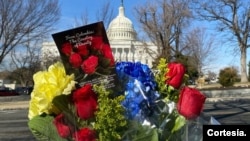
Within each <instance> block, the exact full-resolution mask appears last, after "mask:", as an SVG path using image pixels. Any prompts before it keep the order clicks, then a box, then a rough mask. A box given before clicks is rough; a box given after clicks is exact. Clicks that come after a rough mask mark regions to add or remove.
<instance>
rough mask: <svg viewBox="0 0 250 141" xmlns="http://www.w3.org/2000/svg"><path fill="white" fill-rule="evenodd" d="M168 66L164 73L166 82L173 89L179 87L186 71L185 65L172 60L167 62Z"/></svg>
mask: <svg viewBox="0 0 250 141" xmlns="http://www.w3.org/2000/svg"><path fill="white" fill-rule="evenodd" d="M168 68H169V70H168V72H167V73H166V77H167V80H166V84H168V85H170V86H172V87H174V88H175V89H179V88H180V86H181V84H182V80H183V76H184V74H185V71H186V69H185V67H184V66H183V65H182V64H180V63H174V62H173V63H169V64H168Z"/></svg>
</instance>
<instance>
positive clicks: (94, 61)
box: [82, 55, 98, 74]
mask: <svg viewBox="0 0 250 141" xmlns="http://www.w3.org/2000/svg"><path fill="white" fill-rule="evenodd" d="M97 65H98V57H96V56H93V55H92V56H90V57H89V58H87V59H86V60H84V61H83V63H82V70H83V71H84V72H85V73H86V74H93V73H94V72H95V70H96V67H97Z"/></svg>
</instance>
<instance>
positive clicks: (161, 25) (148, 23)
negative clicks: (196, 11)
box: [135, 0, 191, 61]
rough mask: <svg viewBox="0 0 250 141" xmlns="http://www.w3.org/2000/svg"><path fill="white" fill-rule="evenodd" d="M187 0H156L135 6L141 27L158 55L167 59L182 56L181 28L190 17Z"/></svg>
mask: <svg viewBox="0 0 250 141" xmlns="http://www.w3.org/2000/svg"><path fill="white" fill-rule="evenodd" d="M188 2H189V0H156V1H148V3H147V4H144V5H141V6H137V7H135V16H136V18H137V19H138V22H139V24H140V25H141V28H142V29H143V31H144V32H145V33H146V35H147V37H148V38H149V40H151V41H152V42H153V43H154V44H155V45H156V46H157V47H158V49H157V52H158V53H159V54H160V55H159V56H158V57H159V58H160V57H164V58H166V59H167V60H168V61H170V60H172V59H175V58H176V57H178V56H182V55H181V52H182V47H183V46H181V45H180V42H181V41H180V40H181V35H182V34H183V28H184V27H185V26H186V24H187V23H188V19H189V18H190V17H191V12H190V10H189V7H188Z"/></svg>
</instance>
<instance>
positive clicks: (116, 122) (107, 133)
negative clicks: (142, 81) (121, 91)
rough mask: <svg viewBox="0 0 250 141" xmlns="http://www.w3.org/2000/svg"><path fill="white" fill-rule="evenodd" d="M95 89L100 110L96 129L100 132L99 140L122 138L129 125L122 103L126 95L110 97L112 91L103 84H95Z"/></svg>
mask: <svg viewBox="0 0 250 141" xmlns="http://www.w3.org/2000/svg"><path fill="white" fill-rule="evenodd" d="M94 90H95V91H96V92H97V93H98V111H97V112H96V122H95V124H94V129H95V130H96V131H97V132H98V134H99V140H100V141H117V140H120V139H121V135H122V132H123V131H125V130H126V126H127V121H126V119H125V117H124V112H125V109H124V108H123V107H122V105H121V102H122V101H123V100H124V96H123V95H121V96H117V97H114V98H110V97H112V96H110V95H111V93H110V92H109V91H108V90H106V89H105V88H104V86H103V85H100V86H98V85H94Z"/></svg>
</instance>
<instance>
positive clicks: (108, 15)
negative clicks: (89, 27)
mask: <svg viewBox="0 0 250 141" xmlns="http://www.w3.org/2000/svg"><path fill="white" fill-rule="evenodd" d="M113 18H114V8H112V7H111V2H110V1H105V3H103V4H102V5H101V7H100V10H98V11H96V16H95V18H94V20H95V21H103V24H104V27H105V28H108V25H109V24H110V22H111V21H112V19H113ZM90 22H91V21H90V18H89V13H88V11H87V10H86V11H83V12H82V15H81V17H80V21H78V20H76V25H77V26H81V25H86V24H89V23H90Z"/></svg>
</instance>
